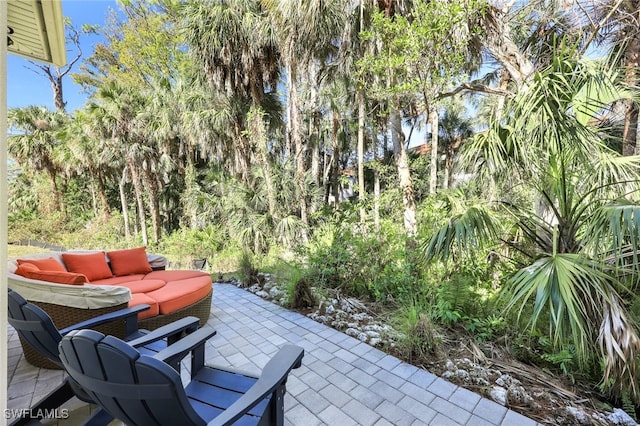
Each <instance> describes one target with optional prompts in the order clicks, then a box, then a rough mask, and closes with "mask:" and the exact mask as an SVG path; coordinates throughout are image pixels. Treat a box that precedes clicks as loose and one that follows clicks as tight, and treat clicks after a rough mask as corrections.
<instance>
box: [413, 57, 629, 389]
mask: <svg viewBox="0 0 640 426" xmlns="http://www.w3.org/2000/svg"><path fill="white" fill-rule="evenodd" d="M572 55H573V53H572V52H569V53H568V54H564V52H562V51H559V52H557V53H556V59H555V60H554V61H553V63H552V64H551V65H550V66H549V67H547V68H545V69H544V70H541V71H539V72H537V73H536V75H535V76H534V78H533V79H532V80H531V81H530V82H529V84H528V86H527V87H526V88H525V89H523V90H522V91H521V92H520V93H518V95H517V96H516V97H515V98H514V99H513V100H512V101H511V102H510V103H509V104H508V105H506V107H505V108H506V109H505V112H506V114H505V116H504V117H506V118H505V119H504V122H503V123H500V122H495V123H494V124H493V125H492V127H491V128H490V129H489V131H488V132H487V133H484V134H482V135H480V136H478V137H477V138H476V139H475V141H474V142H473V143H470V144H468V148H467V157H466V158H467V159H473V158H475V159H478V160H479V161H480V162H481V164H492V165H493V167H496V168H498V169H499V170H498V172H500V171H502V172H503V173H505V174H508V175H509V177H510V179H511V181H512V182H517V185H515V186H514V187H513V188H512V192H510V193H506V194H504V198H503V199H504V201H503V202H501V203H498V204H499V207H500V210H492V209H491V208H490V206H487V205H475V206H472V207H470V208H468V209H467V210H466V211H463V212H458V214H456V215H453V217H452V218H451V219H450V220H449V221H448V223H447V224H446V225H445V226H443V227H442V228H440V229H439V230H438V231H437V232H436V233H435V234H434V235H433V236H432V238H431V239H430V240H429V241H428V243H427V244H425V245H424V247H423V249H424V252H425V253H426V257H427V259H433V258H435V257H439V258H441V259H448V258H451V257H459V256H464V255H465V253H468V252H469V251H470V250H474V249H476V248H478V247H479V246H483V245H485V244H488V243H491V242H493V243H502V244H506V245H507V246H508V247H511V248H512V249H514V250H516V251H517V253H519V255H520V256H521V257H522V258H523V259H524V264H523V265H521V269H519V270H518V271H517V272H516V273H515V274H514V275H513V276H512V277H510V279H509V280H508V282H507V285H506V286H505V288H504V294H505V295H506V296H508V297H509V298H510V300H509V302H508V303H507V308H508V309H512V308H517V312H518V315H519V316H521V315H522V313H523V312H530V320H529V326H530V327H532V328H535V327H537V326H538V324H539V323H540V322H542V321H543V320H544V319H547V320H548V330H550V333H551V338H552V341H553V342H554V344H556V345H557V346H560V345H562V344H566V343H573V344H574V345H575V347H576V352H577V356H578V360H579V361H580V363H581V365H583V366H584V365H587V364H588V363H590V362H592V361H593V357H594V355H593V354H596V353H599V354H600V356H601V359H602V361H603V365H604V372H603V383H604V384H605V385H606V386H607V387H608V388H609V390H611V391H612V392H614V393H615V394H617V395H618V396H619V395H622V394H624V393H627V394H628V395H631V396H632V397H633V398H634V400H635V401H636V402H640V392H639V389H638V385H637V384H638V379H639V377H638V374H637V371H636V363H637V359H638V358H637V357H638V356H640V338H638V331H637V326H636V325H635V324H634V323H633V321H632V320H631V319H630V317H629V314H628V311H627V306H626V304H625V298H626V296H627V295H630V294H632V292H633V289H634V288H636V287H637V282H638V279H639V278H640V262H638V256H637V254H636V253H638V250H640V241H639V240H638V239H637V235H638V233H640V229H639V228H638V222H637V221H636V220H635V218H637V217H640V204H638V203H637V201H636V198H635V194H636V191H638V190H639V189H640V182H639V181H638V177H637V176H638V173H639V172H640V159H639V158H638V157H622V156H620V155H619V154H617V153H616V152H614V151H612V150H611V149H609V148H608V147H607V138H609V135H607V134H606V133H604V130H605V129H602V128H599V129H598V128H594V127H593V126H592V124H591V123H592V121H590V119H591V117H593V116H594V115H595V114H598V113H599V112H601V110H602V108H603V107H604V106H606V105H608V104H609V103H610V102H611V100H612V99H615V98H616V96H622V95H624V94H623V93H621V90H620V89H619V86H617V85H616V83H615V82H616V76H615V75H614V73H612V72H611V71H609V70H608V69H607V68H606V67H604V66H603V65H602V64H599V63H593V62H588V61H576V60H574V59H568V58H571V57H572ZM527 191H531V192H532V193H533V194H534V195H535V198H536V199H537V200H539V202H540V203H542V204H543V208H542V209H541V208H539V206H535V203H523V202H522V198H521V197H520V201H518V196H519V195H520V194H522V193H526V192H527ZM498 212H504V213H506V214H507V215H508V217H510V218H512V219H513V221H514V222H513V224H514V225H513V228H510V227H508V226H507V225H506V223H507V222H506V221H504V220H500V219H499V218H498V216H497V215H498ZM541 212H543V213H541ZM628 253H633V255H632V256H631V255H628ZM531 299H534V300H533V304H532V305H530V304H529V303H530V300H531ZM527 306H532V307H531V309H527Z"/></svg>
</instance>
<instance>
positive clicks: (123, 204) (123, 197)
mask: <svg viewBox="0 0 640 426" xmlns="http://www.w3.org/2000/svg"><path fill="white" fill-rule="evenodd" d="M126 183H127V168H126V167H123V168H122V177H121V178H120V184H119V185H118V189H119V190H120V208H121V209H122V220H123V221H124V236H125V238H127V239H128V238H129V237H131V234H130V232H129V229H130V227H129V205H128V203H127V194H126V192H125V190H124V186H125V184H126Z"/></svg>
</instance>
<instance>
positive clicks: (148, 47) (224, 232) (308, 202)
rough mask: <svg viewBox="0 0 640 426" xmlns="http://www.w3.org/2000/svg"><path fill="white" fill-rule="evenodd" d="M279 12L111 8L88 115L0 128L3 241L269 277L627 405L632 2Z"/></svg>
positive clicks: (43, 112)
mask: <svg viewBox="0 0 640 426" xmlns="http://www.w3.org/2000/svg"><path fill="white" fill-rule="evenodd" d="M293 3H294V2H282V1H272V0H262V1H258V0H229V1H219V0H206V1H189V0H188V1H178V0H155V1H151V2H147V1H137V0H121V1H120V10H119V11H117V12H113V13H112V14H111V15H110V16H109V17H108V18H107V22H106V24H105V25H104V27H102V28H93V27H92V28H91V29H90V30H91V31H93V32H96V31H97V32H98V33H99V34H100V35H101V41H100V42H99V43H98V44H97V45H96V46H95V49H94V51H93V52H92V53H91V55H90V56H88V57H83V58H82V65H81V66H80V68H79V69H78V70H77V72H76V73H75V74H74V75H73V78H74V79H75V81H76V82H78V83H79V84H81V85H82V86H83V87H84V89H85V90H86V92H87V94H88V99H87V103H86V105H84V106H83V107H82V108H80V109H79V110H77V111H73V112H66V111H63V110H62V109H60V110H58V111H51V110H49V109H47V108H44V107H37V106H32V107H27V108H21V109H13V110H11V111H10V112H9V122H10V125H11V130H12V132H13V133H12V135H11V136H10V137H9V154H10V156H11V158H12V161H13V162H12V164H11V166H12V173H11V176H12V178H11V182H10V197H9V213H10V224H9V227H10V229H9V235H10V238H11V239H12V240H16V241H17V240H24V239H36V240H41V241H46V242H49V243H52V244H58V245H62V246H66V247H79V248H80V247H81V248H94V247H100V248H117V247H124V246H133V245H139V244H144V245H147V246H148V247H149V248H150V250H156V251H159V252H162V253H163V254H166V255H167V256H168V257H169V258H170V260H171V261H172V262H175V263H183V264H184V263H187V264H188V263H190V262H192V261H196V260H202V259H207V268H209V270H210V271H211V272H212V273H216V274H217V273H226V272H232V271H239V270H240V271H244V274H245V275H246V276H248V277H251V276H252V275H253V274H254V273H255V272H256V271H257V270H259V269H269V270H273V271H274V272H276V273H277V274H278V275H279V276H280V277H281V279H282V280H287V281H288V282H289V288H290V291H289V294H290V295H293V294H294V293H295V286H296V283H300V282H302V281H303V282H305V283H307V284H309V285H311V286H313V287H315V288H317V289H318V291H320V292H323V291H324V292H338V293H340V294H343V295H348V296H354V297H358V298H361V299H363V300H366V301H369V302H372V303H377V304H379V305H380V306H383V307H384V308H385V309H387V310H390V311H393V312H395V316H394V319H393V320H392V322H394V323H395V324H396V326H397V327H399V328H400V329H402V330H403V332H404V335H405V336H406V341H405V342H403V343H402V344H401V345H400V347H399V348H398V350H399V351H400V352H402V353H403V354H404V356H406V357H407V358H410V359H415V358H420V357H425V356H428V355H430V354H433V353H435V352H436V351H437V347H438V345H439V337H438V336H439V335H440V332H439V330H444V329H449V330H456V331H458V332H468V333H470V334H471V335H473V336H474V337H475V338H476V339H478V340H482V341H491V340H496V341H497V340H499V339H502V340H501V341H505V340H506V341H509V342H513V343H512V345H511V348H510V349H511V350H512V352H513V353H515V354H517V355H518V356H519V357H520V358H521V359H523V360H526V361H528V362H534V363H537V364H538V365H543V366H545V367H549V368H556V369H557V370H558V371H560V372H561V373H563V374H566V375H567V376H568V377H571V378H574V379H575V378H580V379H582V380H585V381H587V382H590V383H591V384H593V385H594V387H595V386H596V385H599V386H600V389H601V390H603V391H605V392H607V393H608V394H609V395H610V396H611V398H612V400H614V401H616V402H619V401H623V402H625V401H626V402H629V401H634V402H635V404H636V406H638V405H640V389H638V385H637V384H638V378H639V377H638V374H639V371H638V368H637V367H638V362H639V357H640V339H639V338H638V326H637V321H638V320H640V308H638V307H639V306H640V303H639V301H638V298H637V296H636V293H637V289H638V282H639V281H640V262H639V256H638V250H639V249H640V247H638V245H639V244H640V238H639V235H640V220H638V217H640V205H639V204H638V189H640V188H639V182H638V176H639V172H640V170H638V167H640V163H639V157H638V156H636V155H635V149H636V148H635V142H636V138H637V126H638V106H637V103H636V101H637V93H636V90H635V89H636V87H637V66H635V62H634V60H633V58H635V57H637V56H638V54H640V47H639V46H640V27H639V26H638V24H637V22H638V20H635V21H634V20H633V19H630V18H629V16H633V14H634V13H635V14H637V10H638V9H639V8H638V4H637V3H638V2H637V1H631V2H607V1H605V2H601V3H602V4H601V6H599V7H593V8H591V7H584V6H585V5H584V4H583V2H574V3H571V4H569V3H563V4H558V2H545V1H534V2H516V4H515V5H513V6H511V7H512V10H506V6H505V8H502V6H500V7H497V5H496V4H493V3H492V2H490V1H480V0H468V1H449V0H437V1H426V0H425V1H423V0H415V1H388V2H384V1H369V0H361V1H360V2H352V1H346V0H345V1H340V0H336V1H330V2H327V1H321V0H308V1H304V2H302V3H300V7H291V5H292V4H293ZM584 3H586V2H584ZM627 12H631V13H627ZM71 34H74V37H76V38H74V40H75V41H76V42H77V36H78V35H82V34H81V33H80V32H78V31H71ZM85 36H87V35H85ZM594 47H595V48H596V49H593V48H594ZM594 52H598V53H599V54H602V53H603V52H604V55H603V56H602V57H600V58H598V59H597V60H595V59H593V58H594V55H595V53H594ZM57 104H59V102H58V103H57ZM471 117H473V119H472V118H471ZM422 142H425V143H424V144H422ZM418 145H421V146H418ZM292 297H293V296H292ZM505 336H508V337H509V339H504V338H505Z"/></svg>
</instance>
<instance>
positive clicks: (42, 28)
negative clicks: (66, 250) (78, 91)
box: [7, 0, 67, 67]
mask: <svg viewBox="0 0 640 426" xmlns="http://www.w3.org/2000/svg"><path fill="white" fill-rule="evenodd" d="M7 26H8V28H7V31H8V33H10V34H8V38H9V40H7V42H8V46H7V50H8V52H9V53H14V54H16V55H20V56H24V57H25V58H29V59H32V60H34V61H40V62H45V63H48V64H52V65H56V66H59V67H61V66H63V65H64V64H65V63H66V62H67V52H66V46H65V37H64V19H63V17H62V5H61V2H60V1H59V0H9V1H8V2H7Z"/></svg>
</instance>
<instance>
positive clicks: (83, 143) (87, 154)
mask: <svg viewBox="0 0 640 426" xmlns="http://www.w3.org/2000/svg"><path fill="white" fill-rule="evenodd" d="M59 137H60V138H61V139H64V141H65V145H66V146H67V148H68V150H69V152H70V154H71V155H72V157H73V161H71V162H69V163H70V164H75V165H77V166H78V171H79V173H80V174H84V173H85V172H86V173H87V174H88V176H89V180H90V185H91V189H92V191H91V192H92V195H93V198H94V201H95V202H94V204H95V205H94V211H95V215H96V216H99V215H100V216H102V218H103V220H106V219H108V217H109V213H110V212H109V201H108V198H107V179H108V177H109V176H110V175H112V174H113V172H114V170H115V169H114V167H113V166H114V155H113V152H112V151H111V150H109V149H107V147H106V144H105V143H104V140H103V139H102V138H101V137H100V135H98V134H96V133H95V132H94V125H93V122H92V119H91V117H90V115H89V111H88V110H87V109H84V110H80V111H77V112H76V113H75V114H74V117H73V120H71V121H70V122H69V123H68V125H67V126H65V128H64V129H63V130H62V131H61V132H60V133H59Z"/></svg>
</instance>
